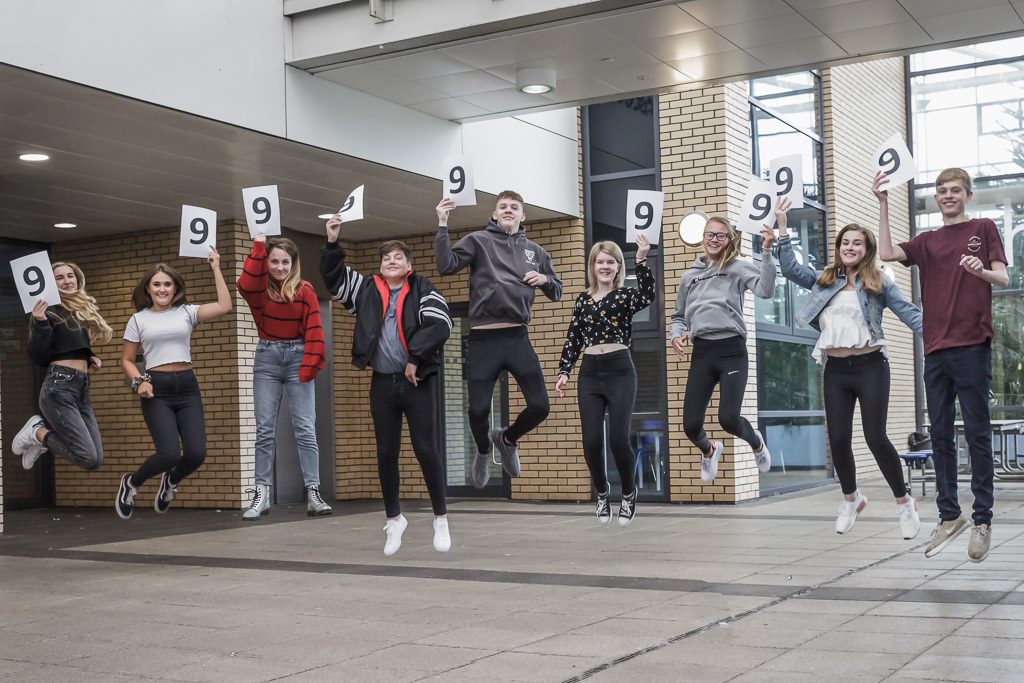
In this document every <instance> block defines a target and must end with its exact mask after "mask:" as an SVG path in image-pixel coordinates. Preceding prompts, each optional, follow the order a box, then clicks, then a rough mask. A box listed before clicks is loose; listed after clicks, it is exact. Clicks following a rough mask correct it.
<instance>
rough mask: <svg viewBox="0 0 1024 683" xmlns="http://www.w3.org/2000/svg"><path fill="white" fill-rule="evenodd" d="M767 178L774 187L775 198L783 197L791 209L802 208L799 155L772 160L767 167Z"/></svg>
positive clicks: (802, 175) (801, 160)
mask: <svg viewBox="0 0 1024 683" xmlns="http://www.w3.org/2000/svg"><path fill="white" fill-rule="evenodd" d="M768 178H769V180H770V181H771V182H772V183H773V184H774V185H775V196H776V197H778V199H782V198H783V197H785V198H786V199H788V200H789V203H790V207H791V208H794V209H801V208H803V206H804V172H803V157H802V156H801V155H799V154H789V155H787V156H784V157H779V158H778V159H772V161H771V163H770V164H769V165H768Z"/></svg>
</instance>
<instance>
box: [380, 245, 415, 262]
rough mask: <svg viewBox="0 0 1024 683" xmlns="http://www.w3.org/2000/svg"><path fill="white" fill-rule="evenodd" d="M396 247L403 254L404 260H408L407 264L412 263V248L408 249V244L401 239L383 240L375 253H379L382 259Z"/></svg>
mask: <svg viewBox="0 0 1024 683" xmlns="http://www.w3.org/2000/svg"><path fill="white" fill-rule="evenodd" d="M396 249H397V250H399V251H401V252H402V253H403V254H405V260H406V261H408V262H409V265H412V250H411V249H409V245H408V244H406V243H405V242H403V241H402V240H388V241H387V242H384V243H383V244H382V245H380V247H379V248H378V249H377V253H378V254H379V255H380V259H381V260H382V261H383V260H384V257H385V256H387V255H388V254H390V253H391V252H393V251H395V250H396Z"/></svg>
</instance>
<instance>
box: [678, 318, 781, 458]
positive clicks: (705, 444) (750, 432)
mask: <svg viewBox="0 0 1024 683" xmlns="http://www.w3.org/2000/svg"><path fill="white" fill-rule="evenodd" d="M716 384H717V385H719V387H720V395H719V400H718V422H719V424H721V425H722V428H723V429H724V430H725V431H727V432H729V433H730V434H732V435H733V436H738V437H740V438H741V439H743V440H744V441H746V442H747V443H748V444H750V447H751V448H752V449H754V450H755V451H760V450H761V448H762V445H763V444H762V443H761V440H760V439H759V438H757V434H755V433H754V428H753V427H751V426H750V423H749V422H747V419H746V418H745V417H743V416H742V415H740V408H741V407H742V406H743V392H744V391H745V390H746V388H747V340H746V339H744V338H743V337H726V338H725V339H700V338H695V339H694V340H693V353H692V354H690V374H689V375H688V376H687V378H686V394H685V395H684V397H683V431H684V432H686V437H687V438H688V439H689V440H690V441H692V442H693V443H694V445H695V446H697V448H699V449H700V450H701V452H702V453H704V454H705V455H708V454H709V453H710V452H711V441H709V440H708V435H707V434H706V433H705V432H704V417H705V415H706V414H707V410H708V404H709V403H710V402H711V394H712V393H714V391H715V385H716Z"/></svg>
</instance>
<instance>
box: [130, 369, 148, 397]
mask: <svg viewBox="0 0 1024 683" xmlns="http://www.w3.org/2000/svg"><path fill="white" fill-rule="evenodd" d="M152 381H153V378H152V377H150V376H149V373H148V372H144V373H142V374H141V375H139V376H138V377H133V378H132V393H133V394H137V393H139V386H140V385H141V384H142V383H143V382H150V383H152Z"/></svg>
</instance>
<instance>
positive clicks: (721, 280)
mask: <svg viewBox="0 0 1024 683" xmlns="http://www.w3.org/2000/svg"><path fill="white" fill-rule="evenodd" d="M748 289H749V290H750V291H752V292H753V293H754V294H755V295H756V296H758V297H760V298H762V299H767V298H768V297H770V296H771V295H772V293H773V292H774V291H775V261H774V260H773V259H772V255H771V253H770V252H765V253H763V254H762V255H761V265H760V267H758V266H757V265H756V264H753V263H751V262H749V261H742V260H740V259H736V260H734V261H733V262H732V263H730V264H729V265H727V266H726V267H725V268H723V269H722V270H719V269H718V267H717V266H716V265H715V264H714V263H709V262H708V261H707V259H706V258H705V257H704V256H698V257H697V260H695V261H694V262H693V265H692V266H691V267H690V269H689V270H688V271H686V272H685V273H683V277H682V279H681V280H680V281H679V293H678V294H677V295H676V311H675V313H673V314H672V325H671V328H670V331H669V336H668V338H669V340H672V339H675V338H676V337H681V336H682V335H683V333H684V332H686V331H689V332H690V337H700V338H701V339H724V338H725V337H735V336H740V337H746V336H747V326H746V325H745V324H744V323H743V295H744V294H745V293H746V291H747V290H748Z"/></svg>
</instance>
